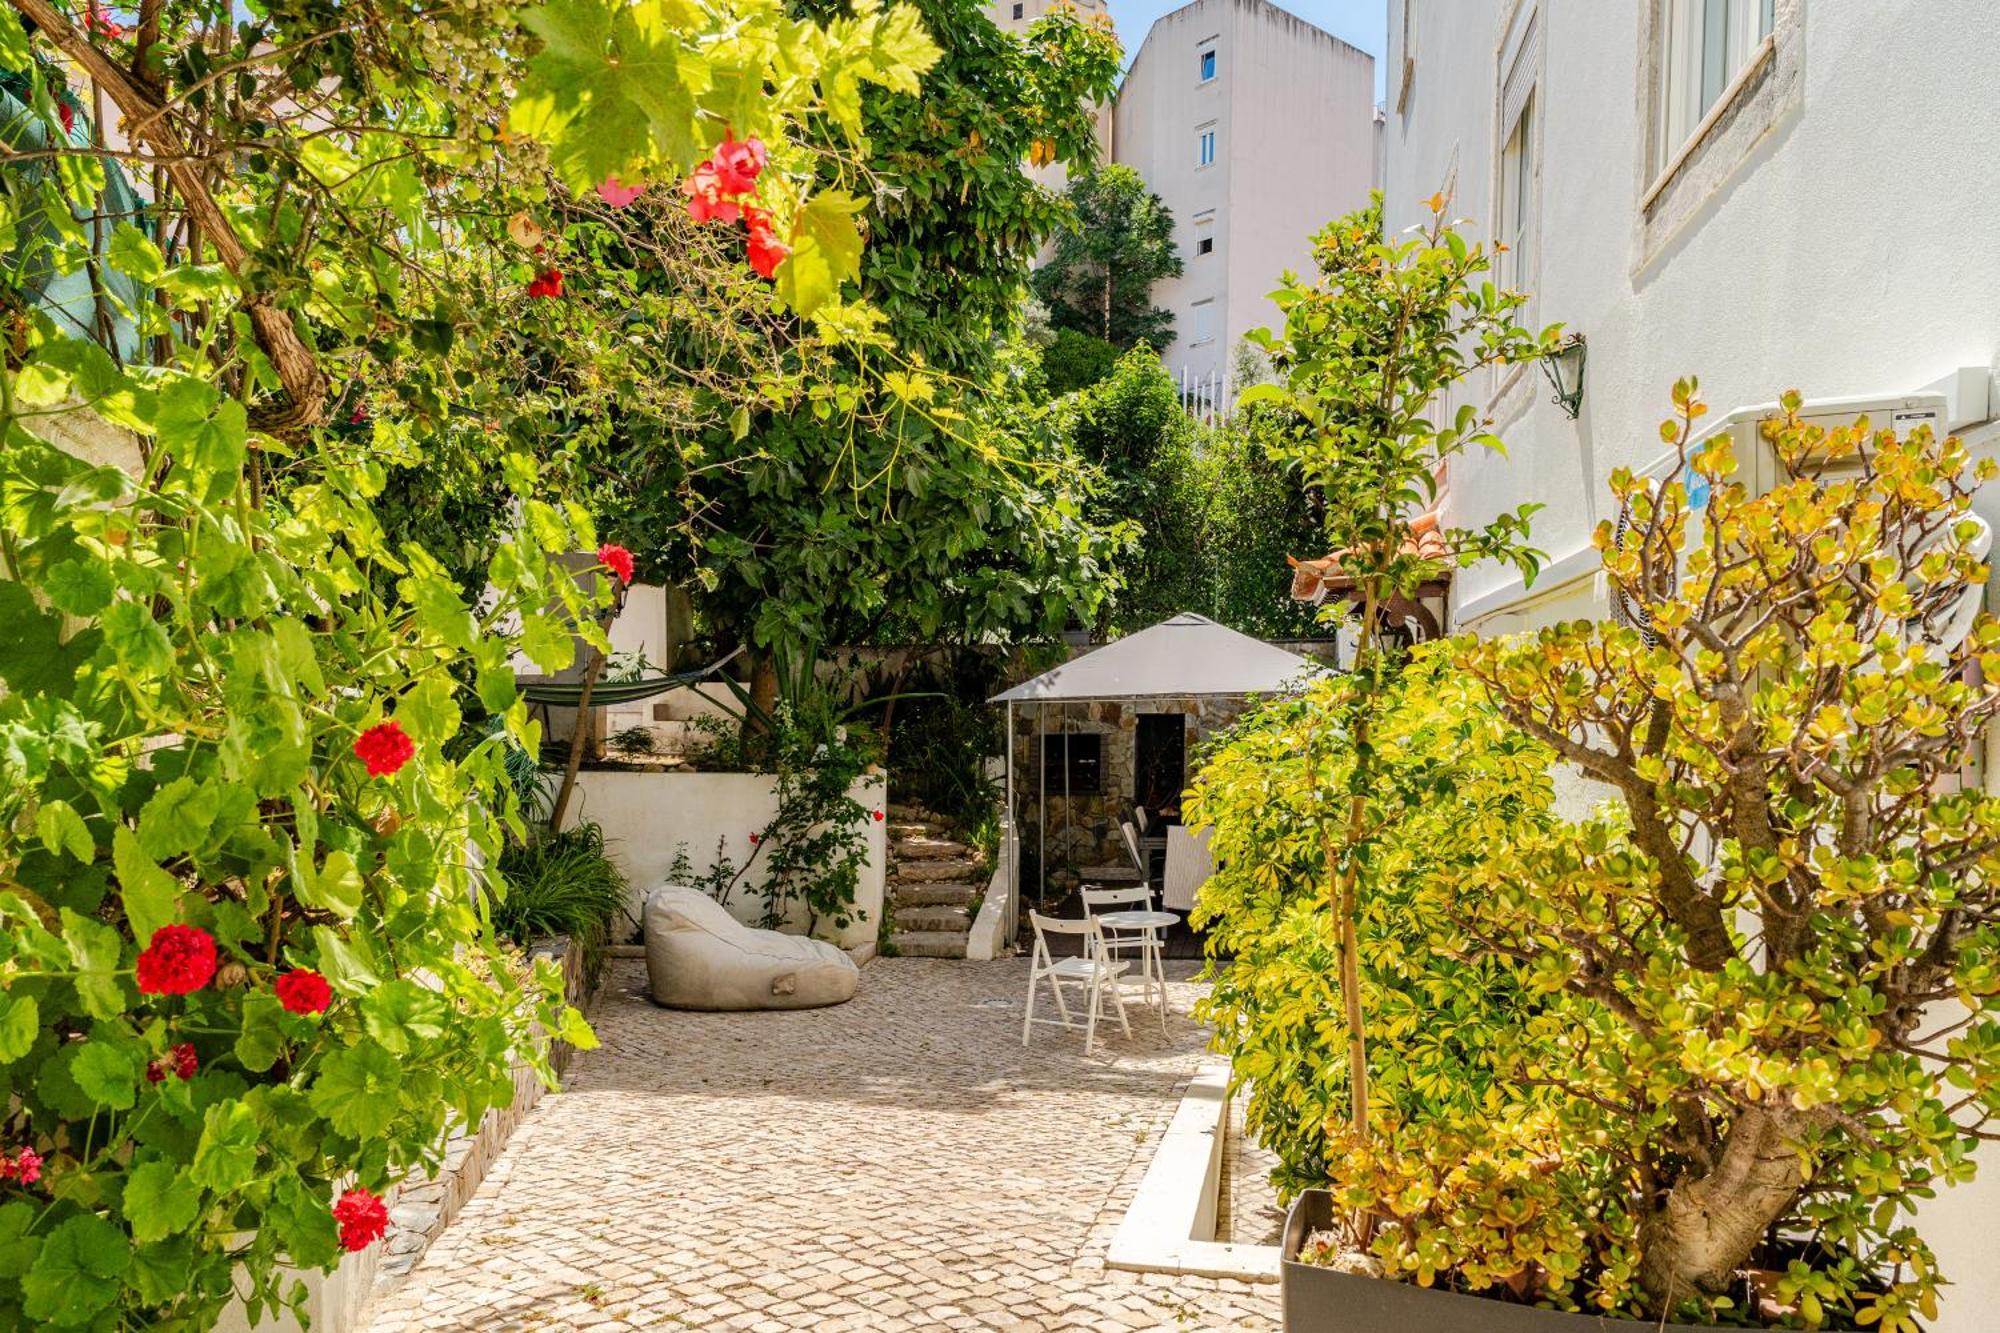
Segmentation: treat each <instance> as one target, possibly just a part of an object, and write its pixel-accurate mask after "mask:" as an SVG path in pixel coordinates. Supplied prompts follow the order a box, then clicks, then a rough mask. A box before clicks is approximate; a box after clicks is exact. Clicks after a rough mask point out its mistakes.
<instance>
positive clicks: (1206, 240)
mask: <svg viewBox="0 0 2000 1333" xmlns="http://www.w3.org/2000/svg"><path fill="white" fill-rule="evenodd" d="M1194 252H1195V253H1196V254H1198V255H1212V254H1214V253H1215V238H1214V237H1213V236H1204V237H1202V238H1201V239H1200V240H1198V241H1196V242H1195V243H1194Z"/></svg>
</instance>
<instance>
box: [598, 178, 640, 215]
mask: <svg viewBox="0 0 2000 1333" xmlns="http://www.w3.org/2000/svg"><path fill="white" fill-rule="evenodd" d="M645 192H646V187H645V186H643V185H620V184H619V183H618V178H617V177H616V176H606V177H605V178H604V179H603V181H601V182H600V183H599V184H598V187H597V197H598V198H599V199H602V200H603V201H604V202H605V203H607V204H609V205H611V206H612V207H613V208H623V207H625V206H626V205H627V204H629V203H631V202H632V201H633V200H634V199H637V198H638V197H639V196H640V195H642V194H644V193H645Z"/></svg>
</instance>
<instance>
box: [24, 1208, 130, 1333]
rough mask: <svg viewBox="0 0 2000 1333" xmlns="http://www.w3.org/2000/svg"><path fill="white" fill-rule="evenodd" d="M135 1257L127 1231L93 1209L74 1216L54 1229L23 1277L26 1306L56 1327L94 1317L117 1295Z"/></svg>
mask: <svg viewBox="0 0 2000 1333" xmlns="http://www.w3.org/2000/svg"><path fill="white" fill-rule="evenodd" d="M131 1262H132V1250H131V1247H130V1245H128V1244H127V1243H126V1240H125V1233H124V1232H122V1231H120V1230H119V1229H118V1228H117V1227H115V1226H113V1225H112V1224H111V1223H109V1222H107V1221H105V1220H104V1219H103V1218H101V1217H99V1216H97V1215H96V1214H94V1213H84V1214H82V1215H81V1216H77V1217H72V1218H70V1219H68V1220H67V1221H65V1222H63V1223H61V1224H60V1225H58V1226H57V1227H56V1229H55V1230H53V1231H51V1232H50V1233H49V1235H48V1239H47V1240H45V1241H43V1242H42V1248H41V1253H39V1254H37V1255H36V1256H35V1262H34V1266H33V1267H32V1268H30V1269H29V1270H28V1274H27V1276H26V1277H24V1278H22V1279H21V1294H22V1295H23V1296H24V1297H25V1298H26V1299H25V1300H24V1301H23V1302H22V1306H21V1308H22V1309H23V1310H25V1311H26V1312H27V1314H28V1316H29V1317H30V1318H32V1319H38V1320H43V1321H46V1322H47V1323H48V1324H49V1325H52V1326H53V1327H56V1328H75V1327H77V1326H78V1325H81V1324H86V1323H89V1322H91V1318H92V1316H93V1315H95V1314H96V1313H97V1312H98V1311H99V1310H102V1309H104V1308H105V1307H106V1306H108V1305H110V1304H111V1303H112V1302H113V1301H114V1300H116V1299H117V1298H118V1283H117V1281H116V1279H117V1277H118V1275H119V1274H121V1273H123V1272H124V1271H125V1268H126V1266H127V1265H128V1264H130V1263H131Z"/></svg>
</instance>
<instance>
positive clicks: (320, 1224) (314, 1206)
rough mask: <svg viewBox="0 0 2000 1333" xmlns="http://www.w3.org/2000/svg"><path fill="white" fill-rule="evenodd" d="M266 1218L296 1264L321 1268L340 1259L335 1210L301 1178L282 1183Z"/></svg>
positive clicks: (275, 1192) (273, 1195) (280, 1181)
mask: <svg viewBox="0 0 2000 1333" xmlns="http://www.w3.org/2000/svg"><path fill="white" fill-rule="evenodd" d="M264 1216H265V1219H266V1220H267V1221H268V1222H269V1223H270V1224H271V1227H272V1229H273V1230H275V1231H276V1232H277V1233H278V1240H279V1242H280V1243H281V1244H282V1245H283V1246H284V1247H285V1253H287V1254H288V1255H290V1256H291V1260H292V1262H293V1263H294V1264H296V1265H298V1266H300V1267H303V1268H318V1267H322V1266H324V1265H326V1264H328V1263H331V1262H332V1261H333V1260H334V1259H336V1258H338V1257H339V1255H340V1227H339V1224H337V1223H336V1222H335V1221H334V1220H333V1209H332V1208H331V1207H329V1206H328V1205H327V1201H326V1199H325V1198H323V1197H321V1196H320V1195H319V1194H318V1193H317V1192H315V1191H313V1190H311V1189H308V1188H306V1186H305V1185H303V1184H302V1183H300V1181H299V1178H298V1177H297V1176H287V1177H285V1178H283V1179H281V1180H279V1181H278V1184H277V1187H276V1188H275V1189H273V1190H272V1191H271V1206H270V1207H269V1208H268V1209H266V1210H265V1213H264Z"/></svg>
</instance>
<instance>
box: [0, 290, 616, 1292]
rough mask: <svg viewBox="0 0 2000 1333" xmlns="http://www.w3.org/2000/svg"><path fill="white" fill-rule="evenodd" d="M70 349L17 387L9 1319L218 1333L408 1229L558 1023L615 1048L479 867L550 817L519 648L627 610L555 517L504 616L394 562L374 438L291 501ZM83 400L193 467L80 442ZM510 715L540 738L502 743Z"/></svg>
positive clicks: (3, 392) (84, 350) (531, 504)
mask: <svg viewBox="0 0 2000 1333" xmlns="http://www.w3.org/2000/svg"><path fill="white" fill-rule="evenodd" d="M31 327H32V330H33V331H32V333H31V334H30V336H29V338H28V345H29V349H30V352H29V360H28V361H27V363H26V366H25V368H23V369H17V370H10V371H9V372H8V373H7V374H6V375H5V376H4V378H0V398H3V399H4V406H5V407H6V409H7V413H6V419H5V423H4V430H5V434H4V439H0V474H4V475H5V476H6V478H7V479H8V486H7V493H6V498H5V504H6V521H5V525H4V526H5V529H6V531H7V539H6V542H5V546H4V552H5V571H4V572H5V574H6V575H7V577H6V578H5V579H4V580H0V621H4V623H5V624H6V626H7V633H6V635H5V637H4V640H0V680H4V681H5V685H6V690H5V693H4V695H0V829H5V830H7V832H6V834H5V836H4V838H0V883H4V889H0V918H4V920H5V922H6V930H5V933H4V934H0V986H4V992H3V993H0V1091H4V1095H5V1096H6V1097H7V1098H8V1102H7V1106H8V1111H7V1114H6V1117H5V1121H4V1126H5V1127H4V1138H5V1151H6V1152H7V1153H8V1154H10V1160H11V1161H12V1162H14V1163H16V1164H17V1166H18V1164H20V1163H21V1162H23V1161H24V1160H25V1155H27V1154H33V1155H36V1156H38V1157H39V1159H40V1162H39V1167H38V1170H37V1171H36V1172H34V1173H32V1174H31V1173H29V1172H26V1171H22V1170H19V1169H17V1170H15V1171H14V1173H13V1178H12V1179H11V1180H9V1181H7V1182H6V1183H4V1184H0V1200H4V1201H0V1235H4V1237H5V1255H6V1259H5V1262H4V1264H0V1324H4V1325H6V1326H9V1327H29V1326H34V1327H72V1326H91V1327H111V1326H117V1325H120V1324H128V1323H143V1324H149V1325H165V1324H174V1325H179V1326H194V1327H201V1326H206V1325H207V1324H209V1323H211V1322H213V1321H214V1319H215V1318H216V1317H217V1316H218V1315H219V1313H220V1312H221V1311H222V1309H223V1308H224V1307H225V1306H226V1305H227V1304H228V1303H229V1302H230V1301H231V1300H232V1298H233V1297H234V1296H235V1295H236V1293H237V1291H238V1290H239V1288H240V1289H241V1290H242V1291H243V1292H245V1293H246V1294H247V1298H248V1306H249V1309H250V1311H251V1312H252V1313H253V1315H254V1314H256V1313H257V1312H260V1311H264V1312H268V1311H270V1310H272V1309H273V1308H275V1307H276V1306H277V1305H279V1304H280V1303H288V1304H295V1303H296V1302H297V1301H298V1300H300V1299H302V1296H303V1290H304V1289H303V1286H302V1285H301V1284H298V1283H296V1282H293V1283H291V1284H290V1285H289V1286H281V1282H282V1278H283V1269H282V1268H281V1267H280V1265H281V1264H284V1265H290V1266H293V1267H305V1268H312V1267H322V1266H327V1265H330V1264H331V1263H332V1262H333V1261H334V1260H335V1259H336V1258H337V1257H338V1255H339V1254H340V1251H341V1247H342V1246H343V1244H345V1245H347V1246H348V1247H349V1248H358V1247H359V1246H358V1245H357V1244H356V1242H359V1244H360V1245H365V1244H366V1243H368V1242H369V1241H371V1240H372V1239H373V1238H374V1236H375V1235H379V1228H377V1227H374V1226H373V1225H372V1221H371V1219H372V1218H373V1216H374V1213H373V1209H374V1207H375V1205H373V1204H371V1203H370V1202H369V1200H370V1199H372V1198H375V1197H379V1195H380V1194H381V1193H382V1192H383V1191H385V1190H386V1189H387V1188H388V1187H389V1186H390V1185H391V1184H392V1183H393V1182H395V1181H396V1180H397V1179H398V1178H400V1177H401V1176H402V1175H403V1174H404V1173H405V1172H407V1171H410V1170H412V1169H422V1168H424V1167H425V1166H426V1165H428V1164H430V1163H433V1162H434V1161H435V1160H436V1153H437V1151H438V1146H439V1144H440V1142H441V1140H442V1138H443V1136H444V1134H445V1132H446V1129H447V1127H448V1125H449V1124H451V1123H461V1124H471V1123H476V1122H477V1121H478V1119H479V1117H480V1116H481V1115H482V1114H483V1113H484V1112H485V1111H486V1110H487V1108H489V1107H493V1106H500V1105H505V1104H506V1103H507V1102H508V1101H509V1100H510V1099H511V1098H512V1096H513V1076H512V1066H513V1064H514V1062H516V1061H526V1062H528V1063H530V1064H533V1065H534V1066H535V1067H536V1068H538V1069H541V1070H542V1071H543V1073H544V1074H545V1076H546V1073H547V1070H546V1065H545V1063H544V1051H543V1047H542V1044H541V1041H540V1040H539V1039H538V1038H537V1037H536V1035H535V1033H534V1030H533V1025H534V1024H536V1023H539V1024H541V1025H542V1026H543V1027H544V1028H545V1029H546V1030H547V1031H548V1032H552V1033H555V1034H557V1035H559V1036H560V1037H562V1038H563V1039H564V1040H568V1041H571V1042H573V1043H575V1044H577V1045H580V1046H587V1045H589V1044H591V1038H590V1034H589V1030H588V1029H587V1028H586V1027H585V1026H584V1025H583V1022H582V1020H581V1018H580V1017H579V1016H578V1015H577V1014H576V1013H575V1011H574V1010H571V1009H569V1008H567V1007H566V1006H564V1005H563V1003H562V998H561V981H560V978H559V977H558V976H557V975H555V973H554V971H553V970H552V969H547V968H544V969H541V970H540V971H538V972H537V974H536V975H535V976H534V977H533V978H521V977H518V976H517V974H516V971H515V968H514V966H513V965H512V964H511V963H510V961H509V960H508V959H507V958H506V956H505V955H504V954H503V953H501V952H500V951H499V950H498V949H497V947H496V943H495V941H494V938H493V933H492V929H491V926H490V924H489V918H488V906H489V902H490V897H489V895H491V897H498V896H499V895H500V894H501V892H502V888H501V886H500V885H498V884H497V883H493V882H485V883H482V881H481V878H480V877H479V876H477V875H475V874H474V873H473V872H472V871H471V870H470V869H469V868H468V850H469V849H476V850H477V851H478V852H479V853H480V854H481V856H482V857H483V858H485V859H487V860H489V861H490V860H491V859H492V858H493V857H495V856H497V855H498V854H499V852H500V850H501V845H502V826H503V824H505V823H509V822H511V823H514V824H515V826H516V828H517V829H518V827H519V823H518V816H517V814H516V813H515V812H516V808H517V807H516V802H515V800H514V797H513V794H512V788H511V785H510V783H509V780H508V775H507V769H506V753H505V751H506V746H507V744H508V738H509V737H511V738H512V740H513V741H514V742H516V743H519V744H521V745H523V746H526V747H528V748H532V746H533V744H534V741H535V737H534V728H533V727H532V725H531V724H530V723H529V722H528V720H527V715H526V709H525V706H524V705H523V704H522V703H521V702H520V700H519V699H518V698H517V696H516V694H515V687H514V680H513V674H512V672H511V670H510V669H509V667H508V660H509V656H510V654H511V653H513V652H514V651H516V650H517V649H522V648H525V649H526V650H528V651H529V652H530V653H532V654H533V655H535V656H536V657H537V658H538V659H548V658H550V657H552V656H554V655H555V653H556V650H557V648H558V647H559V648H560V655H561V656H562V658H563V659H564V660H567V657H568V654H569V641H570V628H569V623H568V622H569V620H570V619H571V618H572V617H574V616H578V615H583V614H586V612H587V607H588V597H589V594H588V593H587V592H586V590H585V588H584V587H583V586H582V585H579V584H578V583H576V582H574V581H573V580H571V579H570V578H569V577H568V576H567V575H565V574H563V573H561V572H560V571H559V570H556V569H554V568H552V567H551V566H550V565H549V564H548V563H547V562H546V560H545V559H544V555H543V551H544V548H545V545H549V544H553V545H557V546H559V547H561V548H564V549H569V548H573V547H576V546H579V545H581V546H582V547H584V548H585V549H588V547H589V546H590V545H591V544H593V536H592V534H591V532H590V531H589V528H588V526H587V525H586V524H585V523H584V521H583V520H582V518H581V516H579V515H576V514H573V513H568V512H565V511H563V510H560V509H556V508H553V507H551V506H549V505H547V504H545V503H543V502H542V501H540V500H538V499H535V498H532V495H531V494H524V495H523V496H522V497H521V500H522V505H523V509H522V512H523V513H524V515H525V516H526V520H527V526H525V527H523V528H522V529H521V530H519V531H517V532H515V533H514V534H513V537H512V539H511V540H510V541H509V542H507V543H506V544H505V545H504V546H503V547H502V548H501V551H500V558H499V559H498V560H496V561H495V563H494V566H493V569H492V572H491V577H490V585H491V588H492V593H491V596H490V597H489V599H488V601H487V602H486V603H485V604H483V605H482V606H481V607H480V608H479V609H478V610H475V609H474V608H473V607H472V606H470V605H468V604H467V603H466V602H465V601H464V599H463V598H462V597H461V596H460V594H459V592H458V590H457V588H456V587H455V586H454V584H453V583H452V581H451V579H450V578H449V577H448V576H447V575H446V574H445V573H444V571H443V570H442V568H441V567H440V566H438V565H437V564H436V563H435V562H434V561H432V560H430V559H429V557H428V556H427V555H426V554H425V553H424V552H423V551H422V550H421V549H420V548H418V547H415V546H406V547H404V548H403V549H401V550H398V551H391V550H388V549H386V548H384V547H382V546H381V545H380V544H379V543H378V542H377V540H376V528H375V525H374V522H373V520H372V517H371V513H370V508H369V493H370V487H371V484H372V483H371V478H374V477H376V476H378V475H379V472H380V467H381V463H380V460H379V459H378V458H377V457H376V456H374V455H373V454H372V453H371V452H370V449H369V447H368V446H367V445H366V444H364V443H361V442H358V441H356V442H350V443H349V444H348V445H346V446H342V447H337V448H334V449H331V450H330V451H329V453H328V454H327V455H326V456H324V457H323V458H322V459H321V460H320V463H321V465H322V467H323V471H319V472H318V473H317V477H316V479H315V480H313V481H311V482H310V483H309V484H301V485H297V486H294V487H292V488H290V489H289V490H287V491H286V492H285V493H284V494H283V495H282V496H279V495H275V494H273V493H272V492H271V491H270V489H269V488H268V487H265V486H260V481H259V471H260V467H261V462H260V460H261V459H262V458H264V457H265V456H266V455H265V452H264V451H265V450H266V449H267V448H268V447H269V442H268V441H265V440H264V439H262V438H261V437H258V436H254V435H252V434H250V433H249V432H248V431H247V429H246V422H245V413H244V410H243V406H242V404H241V403H240V402H238V401H237V400H235V399H234V398H232V397H230V396H228V395H226V394H224V393H222V392H220V391H218V389H217V388H216V387H215V386H214V385H212V384H209V383H207V382H205V381H204V380H203V379H201V378H198V377H196V376H194V375H190V374H186V373H183V372H180V371H178V370H174V369H154V368H144V369H135V370H126V369H121V368H120V367H118V366H117V365H115V364H114V363H113V362H112V361H111V359H110V358H109V357H108V356H107V355H106V354H105V353H104V352H102V351H101V350H99V349H98V348H97V347H95V346H94V345H91V344H85V343H80V342H75V341H71V340H68V339H65V338H63V337H61V336H60V335H59V334H57V333H56V331H55V330H54V328H53V326H52V325H51V324H50V323H49V322H48V321H47V320H46V319H43V318H39V317H38V318H37V319H36V320H35V321H33V323H32V325H31ZM72 395H75V396H86V397H88V398H89V399H91V400H92V401H94V402H96V403H97V404H98V405H99V407H100V410H101V411H103V412H104V413H105V415H106V416H107V417H108V418H109V419H110V420H112V421H114V422H116V423H117V424H118V425H120V426H123V427H125V428H128V429H130V430H132V431H133V432H135V434H136V435H137V437H138V439H139V440H140V442H141V446H142V448H143V450H144V451H145V453H146V455H147V456H148V457H150V458H152V459H153V460H154V461H155V466H153V467H151V468H148V469H145V470H144V471H143V472H142V473H141V475H140V476H139V477H137V478H135V477H133V476H129V475H127V474H126V473H125V472H123V471H121V470H119V469H117V468H115V467H107V466H95V465H92V464H89V463H86V462H85V461H83V460H82V459H80V458H78V457H77V456H76V455H74V454H71V453H68V452H65V451H64V450H63V449H62V448H59V447H58V446H57V445H56V444H54V443H52V442H51V440H50V438H49V437H47V436H45V435H44V434H42V432H43V431H45V430H47V429H48V428H49V425H50V423H51V422H52V421H60V420H61V413H60V411H59V408H60V405H61V404H62V403H64V402H65V400H67V399H69V398H70V397H71V396H72ZM517 475H518V476H519V478H520V480H521V482H522V485H523V489H524V490H526V491H529V492H532V489H533V481H532V478H533V468H532V467H531V466H529V465H526V464H525V463H523V464H521V465H519V467H518V470H517ZM529 527H532V529H533V533H532V535H531V533H530V531H529V530H528V528H529ZM384 570H390V571H394V572H395V577H394V578H390V579H380V578H377V577H375V575H376V574H377V573H378V572H380V571H384ZM509 624H512V625H513V626H514V627H515V628H514V629H513V630H512V631H511V632H509V631H507V630H506V629H505V628H504V627H505V626H507V625H509ZM545 665H547V666H549V667H553V666H556V665H560V663H557V662H553V661H545ZM461 675H462V676H463V678H464V680H468V681H471V682H473V683H472V684H471V685H467V684H464V683H462V681H461V678H460V677H461ZM482 707H483V708H485V709H488V710H491V711H492V712H494V713H496V714H498V715H500V716H501V717H502V718H504V719H505V724H506V734H505V735H492V736H487V737H485V738H482V739H481V740H479V741H478V742H477V743H474V744H471V745H469V746H466V745H464V743H463V739H462V738H461V737H460V732H461V728H462V719H463V717H464V715H465V714H466V713H467V712H468V711H471V710H475V709H479V708H482ZM447 747H449V750H448V748H447ZM343 1191H363V1192H365V1193H362V1194H353V1195H343ZM336 1196H341V1197H343V1198H345V1199H346V1202H345V1204H344V1212H345V1217H344V1218H343V1217H342V1215H341V1211H340V1210H339V1209H338V1208H337V1207H336ZM344 1223H345V1224H344Z"/></svg>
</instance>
